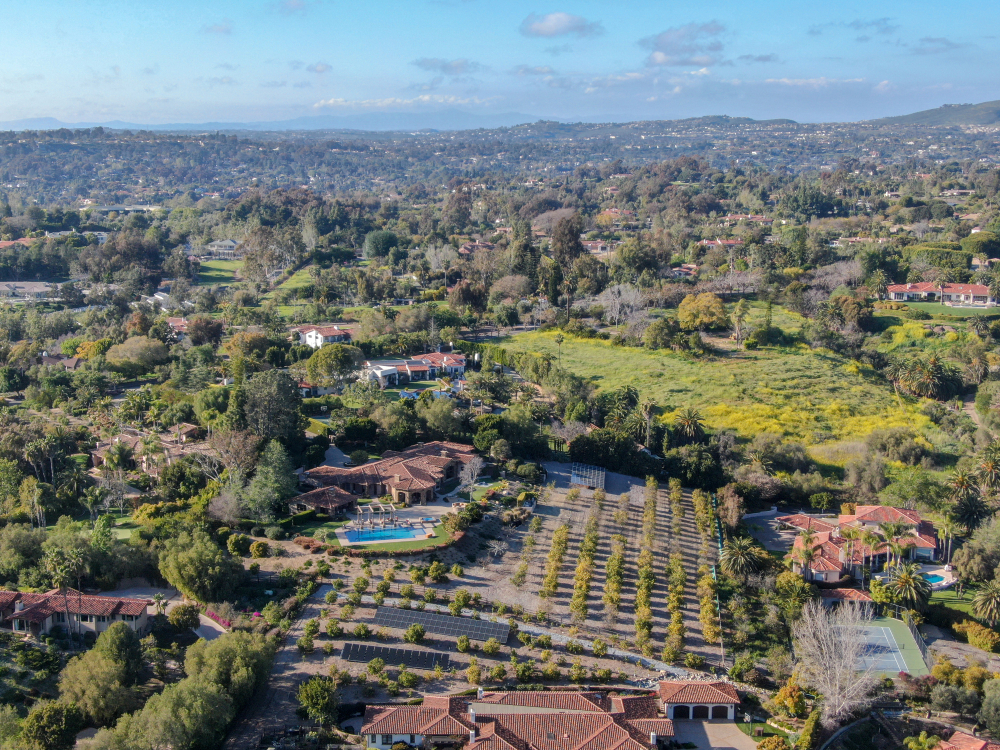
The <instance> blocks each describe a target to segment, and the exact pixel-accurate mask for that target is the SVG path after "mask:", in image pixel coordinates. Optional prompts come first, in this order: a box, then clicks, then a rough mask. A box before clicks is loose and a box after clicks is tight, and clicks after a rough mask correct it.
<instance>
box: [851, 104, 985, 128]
mask: <svg viewBox="0 0 1000 750" xmlns="http://www.w3.org/2000/svg"><path fill="white" fill-rule="evenodd" d="M869 122H870V123H872V124H875V125H1000V101H995V102H983V103H982V104H945V105H944V106H943V107H938V108H937V109H925V110H923V111H922V112H914V113H913V114H911V115H900V116H899V117H883V118H881V119H879V120H869Z"/></svg>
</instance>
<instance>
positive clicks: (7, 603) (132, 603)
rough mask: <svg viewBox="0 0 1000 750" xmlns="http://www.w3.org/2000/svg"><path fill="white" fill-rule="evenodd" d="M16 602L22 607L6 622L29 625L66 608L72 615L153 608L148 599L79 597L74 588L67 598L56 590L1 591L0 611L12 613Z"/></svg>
mask: <svg viewBox="0 0 1000 750" xmlns="http://www.w3.org/2000/svg"><path fill="white" fill-rule="evenodd" d="M17 603H21V604H22V605H24V608H23V609H21V610H18V611H16V612H14V611H11V612H9V613H8V614H7V616H6V617H5V618H4V619H5V620H11V619H19V620H27V621H28V622H44V621H45V619H46V618H48V617H50V616H51V615H52V614H53V613H56V612H65V611H66V608H67V607H69V612H70V614H75V615H104V616H112V615H133V616H138V615H141V614H143V613H145V612H146V610H147V607H149V606H150V605H152V603H153V602H152V601H150V600H149V599H132V598H121V599H119V598H115V597H111V596H92V595H90V594H80V593H79V592H78V591H75V590H74V589H67V592H66V596H65V597H64V596H63V594H62V593H61V592H60V591H59V590H58V589H53V590H52V591H48V592H46V593H44V594H31V593H24V592H20V591H0V611H4V610H13V608H14V606H15V605H16V604H17Z"/></svg>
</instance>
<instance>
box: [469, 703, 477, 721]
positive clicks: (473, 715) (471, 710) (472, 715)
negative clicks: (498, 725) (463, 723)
mask: <svg viewBox="0 0 1000 750" xmlns="http://www.w3.org/2000/svg"><path fill="white" fill-rule="evenodd" d="M469 721H471V722H472V723H473V724H475V723H476V709H474V708H473V707H472V706H469Z"/></svg>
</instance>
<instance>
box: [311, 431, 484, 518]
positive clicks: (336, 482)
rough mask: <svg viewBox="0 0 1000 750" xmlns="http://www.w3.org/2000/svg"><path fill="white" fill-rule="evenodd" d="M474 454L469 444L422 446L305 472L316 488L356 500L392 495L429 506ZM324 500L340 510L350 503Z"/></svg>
mask: <svg viewBox="0 0 1000 750" xmlns="http://www.w3.org/2000/svg"><path fill="white" fill-rule="evenodd" d="M474 455H475V450H474V449H473V448H472V446H469V445H461V444H459V443H449V442H442V441H436V442H432V443H418V444H417V445H415V446H413V447H412V448H407V449H406V450H404V451H386V452H385V453H383V454H382V458H381V459H380V460H378V461H372V462H371V463H367V464H363V465H361V466H351V467H339V466H317V467H316V468H315V469H310V470H309V471H307V472H305V475H304V479H305V481H306V482H307V483H309V484H312V485H314V486H316V487H320V488H322V487H336V488H339V489H340V490H342V491H343V492H346V493H349V494H350V495H353V496H355V497H383V496H385V495H389V496H391V497H392V499H393V500H395V501H397V502H401V503H405V504H406V505H426V504H427V503H429V502H434V500H435V499H436V498H437V493H438V490H440V489H441V487H442V486H443V485H444V484H445V483H446V482H448V481H450V480H452V479H457V478H458V475H459V474H460V473H461V471H462V467H463V466H465V464H467V463H469V461H471V460H472V458H473V456H474ZM317 498H318V499H319V498H320V496H318V495H317ZM322 499H323V500H324V501H326V502H336V503H337V505H338V507H340V505H341V504H346V502H344V503H341V502H340V501H341V499H342V498H341V497H338V498H328V497H323V498H322ZM296 501H301V496H300V497H299V498H293V502H296ZM310 507H311V506H310Z"/></svg>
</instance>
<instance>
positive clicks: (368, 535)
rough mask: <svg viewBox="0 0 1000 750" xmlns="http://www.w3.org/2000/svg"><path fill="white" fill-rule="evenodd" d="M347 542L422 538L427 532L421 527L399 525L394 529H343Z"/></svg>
mask: <svg viewBox="0 0 1000 750" xmlns="http://www.w3.org/2000/svg"><path fill="white" fill-rule="evenodd" d="M344 535H345V536H346V537H347V541H349V542H388V541H393V540H396V539H424V538H426V537H427V532H426V531H424V530H423V529H411V528H409V527H405V526H399V527H397V528H395V529H362V530H360V531H359V530H357V529H355V530H352V531H345V532H344Z"/></svg>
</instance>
